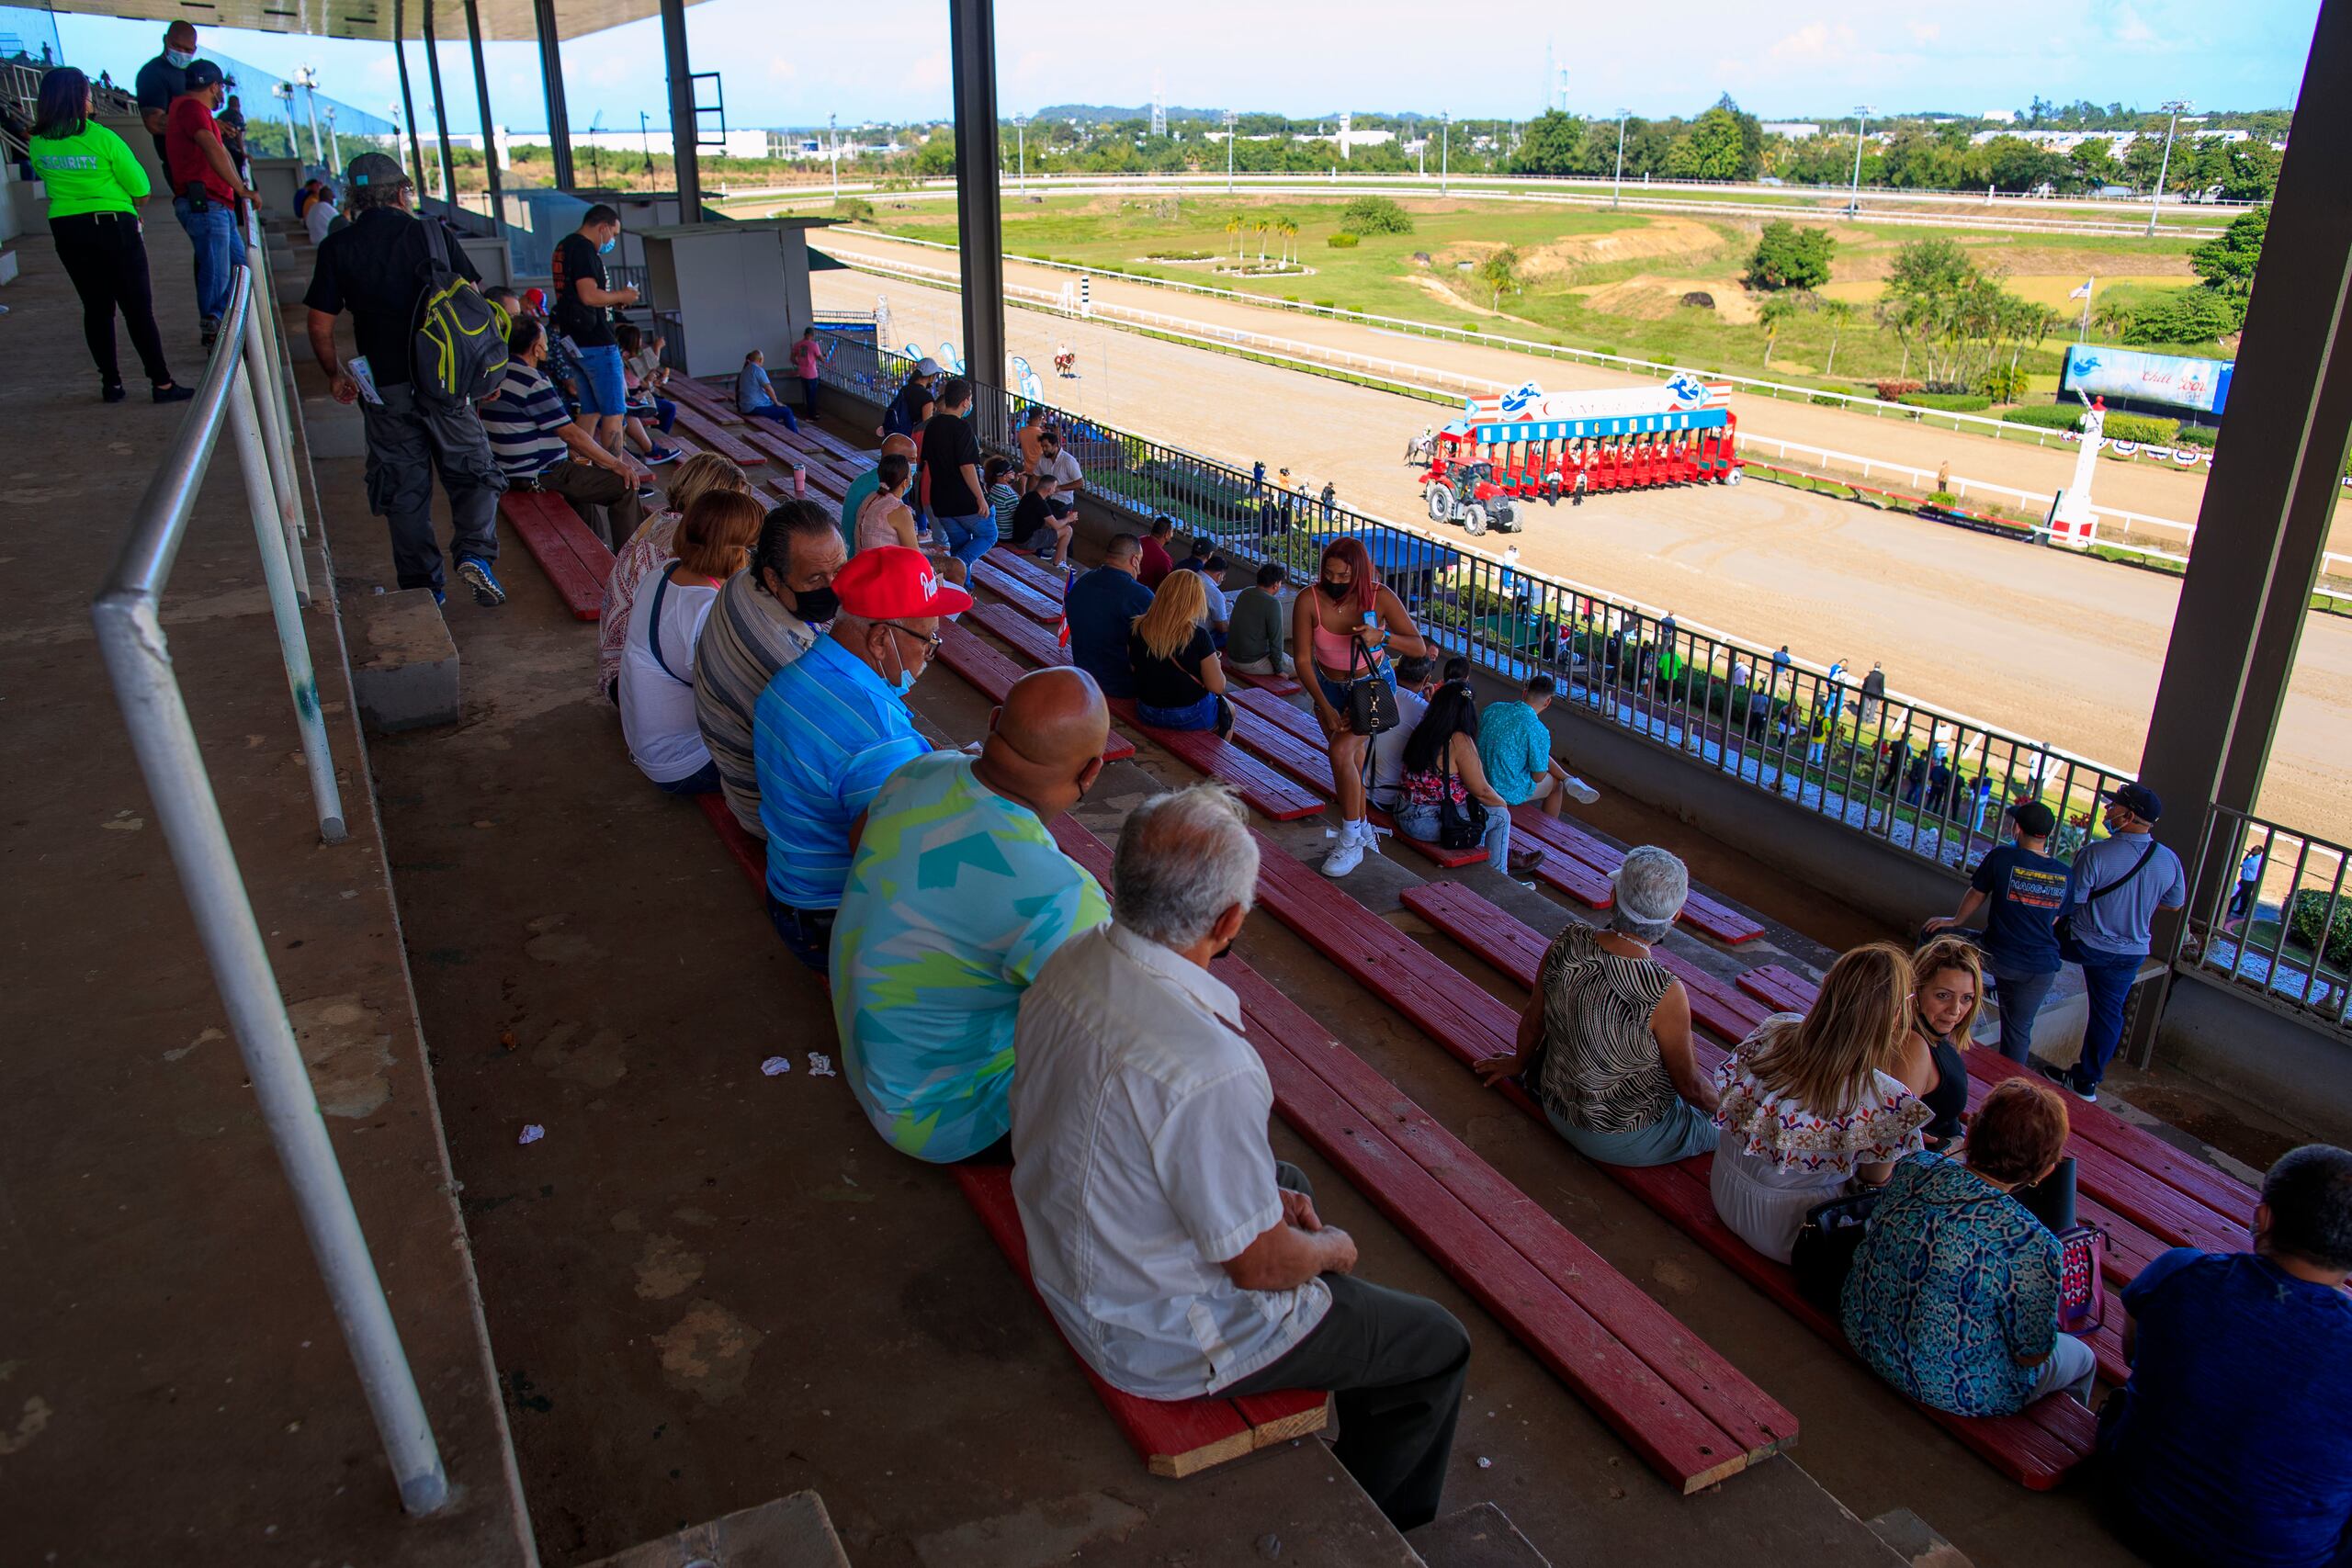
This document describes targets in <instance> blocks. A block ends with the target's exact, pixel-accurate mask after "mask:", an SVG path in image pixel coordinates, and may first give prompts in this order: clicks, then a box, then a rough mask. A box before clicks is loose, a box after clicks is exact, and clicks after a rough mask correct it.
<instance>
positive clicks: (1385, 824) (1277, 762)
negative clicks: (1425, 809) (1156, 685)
mask: <svg viewBox="0 0 2352 1568" xmlns="http://www.w3.org/2000/svg"><path fill="white" fill-rule="evenodd" d="M1226 695H1227V700H1228V701H1230V702H1231V703H1232V704H1233V738H1234V739H1236V740H1238V741H1240V742H1241V744H1242V745H1244V746H1247V747H1248V748H1249V749H1250V750H1252V751H1255V752H1256V753H1257V754H1258V755H1259V756H1261V757H1263V758H1264V759H1266V761H1269V762H1272V763H1273V764H1274V766H1276V767H1278V768H1280V769H1281V770H1282V771H1283V772H1284V773H1288V774H1289V775H1290V776H1291V777H1292V778H1295V779H1296V780H1297V781H1298V782H1299V783H1300V784H1305V785H1306V787H1307V788H1309V789H1313V790H1320V789H1322V788H1323V787H1324V786H1325V785H1326V784H1329V783H1330V780H1331V754H1330V753H1329V751H1327V750H1324V744H1325V742H1324V739H1323V732H1322V730H1321V729H1319V728H1317V726H1316V723H1315V720H1314V718H1313V717H1312V716H1309V715H1307V714H1306V713H1305V712H1304V711H1302V710H1301V709H1299V708H1297V707H1295V706H1293V705H1291V704H1289V703H1286V702H1284V701H1283V700H1282V699H1281V698H1280V697H1278V696H1275V695H1274V694H1272V693H1271V692H1266V691H1253V690H1250V689H1248V688H1246V687H1245V688H1243V689H1242V690H1239V691H1228V692H1227V694H1226ZM1278 715H1279V716H1278ZM1302 727H1303V728H1302ZM1365 815H1366V816H1367V817H1369V818H1371V820H1372V825H1373V826H1374V827H1375V828H1381V829H1386V830H1387V832H1388V834H1389V837H1390V838H1392V839H1394V840H1396V841H1397V843H1400V844H1403V845H1405V846H1406V847H1408V849H1411V850H1414V851H1415V852H1419V853H1420V854H1422V855H1424V856H1426V857H1427V858H1429V859H1430V860H1432V861H1434V862H1436V863H1438V864H1439V865H1442V866H1444V867H1445V868H1447V869H1448V870H1454V869H1457V868H1459V867H1462V866H1465V865H1484V864H1485V863H1486V861H1487V852H1486V850H1485V848H1484V847H1483V846H1482V847H1479V848H1475V849H1467V850H1449V849H1447V848H1446V847H1445V846H1444V845H1442V844H1433V843H1430V841H1429V840H1426V839H1410V838H1407V837H1406V836H1405V835H1404V834H1402V833H1399V832H1397V830H1396V829H1397V819H1396V818H1394V817H1391V816H1390V815H1389V814H1388V813H1387V812H1385V811H1383V810H1382V809H1380V807H1376V806H1373V805H1371V804H1370V803H1368V802H1367V803H1366V806H1365Z"/></svg>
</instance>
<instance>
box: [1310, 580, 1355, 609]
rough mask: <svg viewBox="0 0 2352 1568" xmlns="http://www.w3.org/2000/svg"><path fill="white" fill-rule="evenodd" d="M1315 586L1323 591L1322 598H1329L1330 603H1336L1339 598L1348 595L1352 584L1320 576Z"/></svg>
mask: <svg viewBox="0 0 2352 1568" xmlns="http://www.w3.org/2000/svg"><path fill="white" fill-rule="evenodd" d="M1315 586H1316V587H1317V588H1320V589H1321V590H1322V591H1323V597H1324V598H1326V599H1329V601H1331V603H1332V604H1338V603H1339V602H1340V600H1342V599H1344V598H1346V597H1347V596H1348V591H1349V590H1350V589H1351V588H1352V587H1353V586H1354V584H1352V583H1348V582H1333V581H1330V579H1329V578H1321V579H1318V580H1317V581H1316V584H1315Z"/></svg>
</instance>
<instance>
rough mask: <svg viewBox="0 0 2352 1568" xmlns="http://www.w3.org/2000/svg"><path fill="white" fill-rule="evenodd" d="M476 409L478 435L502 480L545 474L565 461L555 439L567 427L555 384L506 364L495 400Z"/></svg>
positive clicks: (515, 364) (517, 365) (567, 418)
mask: <svg viewBox="0 0 2352 1568" xmlns="http://www.w3.org/2000/svg"><path fill="white" fill-rule="evenodd" d="M570 423H571V414H570V413H569V412H566V410H565V409H564V406H563V399H562V398H561V397H560V396H558V395H557V393H556V389H555V383H553V382H552V381H549V380H548V378H546V377H545V376H542V375H540V374H539V373H538V372H537V371H536V370H534V369H532V368H531V367H529V366H527V365H526V364H524V363H523V362H522V361H521V360H519V359H517V360H514V361H511V362H509V364H508V365H507V367H506V379H504V380H503V381H501V382H500V383H499V384H498V396H496V397H494V398H491V399H488V400H484V401H483V402H482V403H481V428H482V432H483V434H486V435H488V436H489V437H490V449H491V451H492V453H494V454H496V456H497V457H498V466H499V467H500V468H503V469H504V470H505V471H506V477H507V478H508V479H530V478H532V477H533V476H534V475H537V474H541V473H545V472H546V471H547V470H548V468H552V467H554V466H555V465H556V464H557V463H559V462H561V461H562V460H563V459H564V458H565V457H569V456H570V455H571V448H570V447H568V446H565V445H564V444H563V437H562V436H561V435H560V434H557V433H558V432H559V431H560V430H562V429H563V427H564V426H565V425H567V424H570Z"/></svg>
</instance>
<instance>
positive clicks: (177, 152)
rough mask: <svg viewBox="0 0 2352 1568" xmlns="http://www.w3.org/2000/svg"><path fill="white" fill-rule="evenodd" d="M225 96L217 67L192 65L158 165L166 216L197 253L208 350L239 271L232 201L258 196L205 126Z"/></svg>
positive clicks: (167, 114) (168, 120)
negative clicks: (167, 183) (167, 192)
mask: <svg viewBox="0 0 2352 1568" xmlns="http://www.w3.org/2000/svg"><path fill="white" fill-rule="evenodd" d="M227 91H228V88H227V87H226V85H224V84H223V83H222V81H221V76H220V66H218V65H216V64H214V63H213V62H211V61H209V60H198V61H196V62H193V63H191V64H190V65H189V66H188V68H187V71H186V72H185V73H183V75H182V82H181V88H180V91H179V93H178V95H177V96H175V97H174V98H173V99H172V107H170V108H169V109H167V110H165V111H164V165H165V170H166V172H167V173H168V174H169V175H170V176H171V182H172V211H173V213H174V214H175V215H176V216H177V217H178V219H179V220H180V227H181V228H183V229H185V230H187V237H188V243H190V244H192V245H194V246H195V247H196V309H197V314H198V315H199V316H201V317H203V319H204V346H205V347H206V348H207V349H209V348H210V347H211V346H212V340H213V338H214V337H216V336H218V335H219V333H220V317H221V316H222V314H223V313H225V312H226V311H227V310H228V309H229V290H230V286H231V284H232V281H233V278H234V276H235V275H234V273H233V271H232V269H233V268H235V267H240V266H243V265H245V246H244V242H243V237H242V235H241V234H240V233H239V231H238V225H237V210H238V208H237V203H238V202H239V200H240V199H243V200H245V201H255V202H257V201H259V200H260V199H261V196H260V193H258V192H256V191H255V190H254V188H253V187H252V186H248V185H246V184H245V183H244V181H243V180H241V179H239V178H238V177H237V165H236V164H233V163H232V162H231V161H230V158H229V150H228V148H227V147H225V146H224V145H222V143H221V141H220V130H219V128H218V127H216V126H215V125H214V124H213V123H212V116H213V113H214V111H215V110H217V109H219V108H220V99H221V97H222V96H223V95H224V94H225V93H226V92H227Z"/></svg>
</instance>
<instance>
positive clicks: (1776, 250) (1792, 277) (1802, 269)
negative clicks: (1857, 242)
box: [1747, 218, 1838, 288]
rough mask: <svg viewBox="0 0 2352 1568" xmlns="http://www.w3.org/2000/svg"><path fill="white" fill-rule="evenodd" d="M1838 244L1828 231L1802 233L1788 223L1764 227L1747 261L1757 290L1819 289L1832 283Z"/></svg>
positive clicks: (1775, 222)
mask: <svg viewBox="0 0 2352 1568" xmlns="http://www.w3.org/2000/svg"><path fill="white" fill-rule="evenodd" d="M1837 248H1838V242H1837V241H1835V240H1833V239H1831V238H1830V237H1829V231H1828V230H1826V229H1800V228H1798V227H1797V226H1796V225H1795V224H1793V223H1791V222H1789V221H1788V220H1785V219H1779V218H1776V219H1774V220H1772V221H1771V222H1770V223H1767V224H1765V225H1764V232H1763V233H1762V234H1761V235H1759V236H1758V239H1757V241H1756V250H1755V252H1754V254H1751V255H1750V256H1749V257H1748V259H1747V281H1748V285H1749V286H1750V287H1751V288H1820V287H1821V286H1822V285H1823V284H1825V283H1826V282H1828V281H1829V254H1830V253H1831V252H1832V251H1834V250H1836V249H1837Z"/></svg>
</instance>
